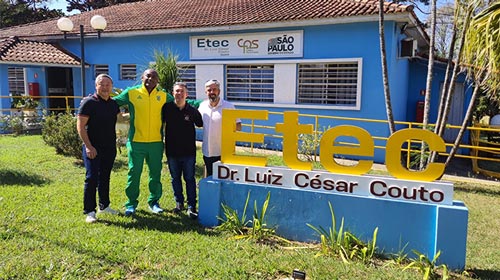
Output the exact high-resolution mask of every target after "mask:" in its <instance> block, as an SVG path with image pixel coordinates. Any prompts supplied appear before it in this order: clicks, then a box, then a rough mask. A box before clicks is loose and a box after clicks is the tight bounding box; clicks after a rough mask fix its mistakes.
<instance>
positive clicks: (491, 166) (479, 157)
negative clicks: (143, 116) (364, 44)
mask: <svg viewBox="0 0 500 280" xmlns="http://www.w3.org/2000/svg"><path fill="white" fill-rule="evenodd" d="M0 98H2V99H0V102H2V104H3V105H4V108H5V104H6V103H7V104H8V103H9V102H8V101H7V100H5V98H8V99H10V103H11V104H24V106H22V105H20V106H17V107H14V108H7V109H1V110H0V115H1V116H2V119H1V122H2V123H0V131H2V128H3V130H4V131H5V130H6V129H5V128H8V129H10V130H11V132H15V133H19V132H21V133H22V131H30V130H36V129H39V128H40V123H41V122H42V121H43V118H44V117H45V116H46V115H48V114H57V113H61V112H70V113H75V112H76V110H77V108H75V106H73V104H75V103H76V102H78V100H81V99H82V97H75V96H54V97H38V96H33V97H26V96H24V97H5V96H0ZM30 98H31V100H29V99H30ZM16 99H25V100H24V103H22V102H15V100H16ZM51 99H58V100H60V101H61V100H64V106H58V107H53V108H51V107H48V106H47V105H48V104H52V103H53V102H50V100H51ZM27 101H28V102H27ZM31 101H37V102H31ZM78 103H79V102H78ZM34 104H36V105H37V106H36V107H34V106H33V105H34ZM27 105H29V106H27ZM28 107H29V108H28ZM280 122H281V123H282V122H283V113H282V112H269V119H268V120H266V121H264V120H253V119H251V120H245V119H244V120H243V127H244V130H245V131H247V132H255V133H261V134H264V137H265V139H266V142H267V144H265V145H258V146H256V145H255V144H254V143H248V146H249V147H250V148H251V149H253V148H256V147H264V148H267V149H277V150H279V149H280V145H279V143H280V141H282V140H280V139H282V138H283V136H282V135H281V134H278V133H277V132H276V130H275V127H274V125H275V124H276V123H280ZM299 122H300V123H301V124H311V125H312V126H313V133H312V134H310V135H307V136H306V135H302V136H301V137H300V139H299V140H300V142H301V143H305V142H308V141H309V142H312V143H313V145H314V148H313V149H310V150H309V151H306V152H307V153H310V159H311V160H313V161H318V159H317V155H318V144H319V139H320V138H321V135H322V133H323V132H324V131H326V130H327V129H328V128H330V127H334V126H338V125H355V126H358V127H361V128H364V129H366V130H368V131H372V132H373V131H375V132H381V134H386V133H385V131H387V121H386V120H373V119H361V118H346V117H337V116H321V115H307V114H299ZM119 127H120V133H119V135H121V137H125V135H126V133H124V131H121V130H123V128H124V126H123V125H120V126H119ZM396 127H397V129H398V130H400V129H403V128H422V124H421V123H413V122H400V121H398V122H396ZM429 127H430V128H431V129H432V124H431V125H430V126H429ZM8 129H7V130H8ZM459 129H460V127H459V126H454V125H448V126H447V127H446V130H447V131H448V132H450V131H451V132H457V131H458V130H459ZM466 135H468V136H469V138H470V141H466V140H463V141H462V143H461V144H460V145H459V149H460V150H461V151H462V153H459V154H456V155H455V157H457V158H465V159H471V161H472V166H473V171H474V172H481V173H484V174H486V175H488V176H494V177H497V178H500V127H485V126H479V125H474V126H470V127H467V133H466ZM372 138H373V140H374V142H375V149H376V150H381V151H384V152H385V147H386V145H385V144H386V142H387V139H388V138H387V136H386V135H376V134H375V133H372ZM453 140H454V139H453ZM122 142H123V141H122ZM467 142H469V144H467ZM277 143H278V144H277ZM337 144H338V145H344V146H358V145H359V144H358V143H356V141H344V140H341V141H336V145H337ZM421 144H422V143H421V142H420V141H408V143H407V144H406V145H404V147H402V152H403V153H404V154H405V156H406V160H405V162H406V165H407V167H408V168H412V166H411V165H412V162H415V160H416V159H418V154H420V148H421ZM446 147H447V152H444V153H440V154H439V155H440V156H442V157H445V156H448V155H449V153H448V152H449V150H450V149H451V147H453V143H451V141H450V142H446ZM303 153H304V151H303Z"/></svg>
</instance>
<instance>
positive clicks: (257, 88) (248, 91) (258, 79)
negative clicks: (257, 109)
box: [224, 63, 275, 104]
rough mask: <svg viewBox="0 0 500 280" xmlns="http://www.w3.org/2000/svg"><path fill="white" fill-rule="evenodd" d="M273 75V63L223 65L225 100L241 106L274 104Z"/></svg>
mask: <svg viewBox="0 0 500 280" xmlns="http://www.w3.org/2000/svg"><path fill="white" fill-rule="evenodd" d="M230 71H231V72H230ZM245 71H246V72H245ZM274 74H275V73H274V64H273V63H271V64H269V63H259V64H256V63H251V64H250V63H241V64H226V65H224V77H225V81H226V82H225V84H224V86H225V88H224V94H225V99H226V100H227V101H230V102H239V103H242V104H246V103H257V104H274V100H275V98H274V83H275V77H274ZM238 80H239V81H238ZM269 81H271V82H269ZM238 94H243V95H246V96H237V95H238Z"/></svg>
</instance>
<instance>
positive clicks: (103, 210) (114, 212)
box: [97, 206, 119, 215]
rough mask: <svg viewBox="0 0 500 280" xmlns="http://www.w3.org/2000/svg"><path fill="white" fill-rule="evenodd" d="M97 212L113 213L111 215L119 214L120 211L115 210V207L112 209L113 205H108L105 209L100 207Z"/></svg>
mask: <svg viewBox="0 0 500 280" xmlns="http://www.w3.org/2000/svg"><path fill="white" fill-rule="evenodd" d="M97 214H111V215H118V214H119V212H118V211H116V210H114V209H111V207H109V206H108V207H106V208H104V209H102V210H101V209H99V210H97Z"/></svg>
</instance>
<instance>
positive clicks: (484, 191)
mask: <svg viewBox="0 0 500 280" xmlns="http://www.w3.org/2000/svg"><path fill="white" fill-rule="evenodd" d="M454 189H455V190H456V191H461V192H466V193H477V194H482V195H488V196H500V188H499V189H498V190H493V189H491V188H483V187H480V186H474V187H462V186H460V185H459V184H455V186H454ZM499 279H500V278H499Z"/></svg>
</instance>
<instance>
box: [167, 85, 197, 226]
mask: <svg viewBox="0 0 500 280" xmlns="http://www.w3.org/2000/svg"><path fill="white" fill-rule="evenodd" d="M187 95H188V91H187V87H186V84H184V83H180V82H178V83H175V84H174V88H173V96H174V102H168V103H166V104H165V105H163V108H162V116H163V121H164V123H165V154H166V156H167V162H168V168H169V170H170V176H171V177H172V188H173V191H174V198H175V202H176V207H175V209H174V212H175V213H179V212H181V211H182V210H184V195H183V191H182V181H181V176H183V177H184V181H185V183H186V194H187V203H188V211H187V213H188V215H189V216H190V217H191V218H193V219H196V218H197V217H198V212H197V211H196V180H195V164H196V142H195V141H196V132H195V128H194V125H196V126H198V127H201V126H203V121H202V119H201V114H200V113H199V112H198V110H197V109H195V108H194V107H192V106H191V105H189V104H188V103H186V98H187Z"/></svg>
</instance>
